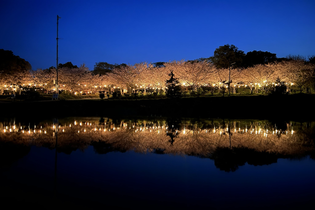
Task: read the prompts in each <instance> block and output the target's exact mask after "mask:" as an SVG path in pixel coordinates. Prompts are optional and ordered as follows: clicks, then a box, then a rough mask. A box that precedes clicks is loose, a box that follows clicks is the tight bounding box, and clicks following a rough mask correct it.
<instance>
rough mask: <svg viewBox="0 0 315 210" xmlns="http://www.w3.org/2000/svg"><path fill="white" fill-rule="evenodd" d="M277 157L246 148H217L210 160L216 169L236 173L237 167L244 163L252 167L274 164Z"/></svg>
mask: <svg viewBox="0 0 315 210" xmlns="http://www.w3.org/2000/svg"><path fill="white" fill-rule="evenodd" d="M279 157H280V156H279V155H276V154H274V153H268V152H257V151H255V150H253V149H248V148H235V149H229V148H217V149H216V150H215V151H214V153H213V154H212V155H211V157H210V158H211V159H213V160H214V164H215V166H216V167H217V168H219V169H220V170H223V171H226V172H230V171H236V170H237V169H238V166H243V165H244V164H245V163H246V162H247V163H248V164H249V165H254V166H257V165H269V164H272V163H276V162H277V159H278V158H279Z"/></svg>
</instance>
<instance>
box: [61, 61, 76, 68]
mask: <svg viewBox="0 0 315 210" xmlns="http://www.w3.org/2000/svg"><path fill="white" fill-rule="evenodd" d="M63 67H67V68H69V69H74V68H78V66H77V65H73V64H72V63H71V62H67V63H64V64H62V63H59V65H58V68H63Z"/></svg>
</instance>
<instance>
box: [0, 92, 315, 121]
mask: <svg viewBox="0 0 315 210" xmlns="http://www.w3.org/2000/svg"><path fill="white" fill-rule="evenodd" d="M314 101H315V95H289V96H283V97H268V96H247V97H246V96H245V97H240V96H237V97H224V98H223V97H213V98H184V99H160V100H103V101H102V100H69V101H41V102H39V101H25V102H2V103H0V108H1V110H2V113H1V115H2V116H8V117H17V116H20V117H21V116H27V117H28V116H32V117H34V116H43V115H45V116H46V117H64V116H109V117H111V116H115V117H117V116H136V117H139V116H143V117H149V116H176V117H220V118H243V119H245V118H256V119H281V120H286V119H289V120H311V119H315V112H314Z"/></svg>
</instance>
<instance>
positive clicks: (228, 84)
mask: <svg viewBox="0 0 315 210" xmlns="http://www.w3.org/2000/svg"><path fill="white" fill-rule="evenodd" d="M235 63H236V62H234V63H231V64H230V65H229V83H228V85H229V97H230V93H231V68H230V67H231V66H232V65H234V64H235Z"/></svg>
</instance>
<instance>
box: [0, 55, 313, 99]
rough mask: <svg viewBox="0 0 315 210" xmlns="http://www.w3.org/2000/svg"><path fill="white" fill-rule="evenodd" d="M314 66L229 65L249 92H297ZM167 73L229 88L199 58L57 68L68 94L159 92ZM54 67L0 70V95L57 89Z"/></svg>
mask: <svg viewBox="0 0 315 210" xmlns="http://www.w3.org/2000/svg"><path fill="white" fill-rule="evenodd" d="M314 71H315V65H314V64H310V63H305V62H304V61H300V60H291V61H282V62H276V63H269V64H265V65H256V66H254V67H249V68H243V69H237V68H236V69H231V71H230V74H231V82H232V83H231V89H232V91H233V92H235V91H236V90H237V89H238V88H247V89H250V90H251V92H254V91H258V90H261V91H264V90H266V88H267V87H273V86H276V85H280V84H279V83H280V81H281V82H282V83H283V84H284V83H286V85H287V87H288V89H287V91H290V89H291V88H292V87H296V88H298V89H299V90H301V91H302V90H303V89H306V88H314V78H315V77H314V76H315V73H314ZM170 72H173V73H174V75H175V77H176V78H178V81H179V82H180V83H179V84H180V85H181V87H182V88H183V89H186V90H190V91H197V90H198V89H200V88H204V89H206V88H210V89H211V88H212V89H215V88H216V90H220V89H222V88H223V89H224V88H227V83H228V81H229V69H218V68H216V67H215V66H214V65H213V64H211V63H209V62H206V61H202V62H185V61H173V62H168V63H164V67H160V68H158V67H154V66H153V65H152V64H148V63H140V64H135V65H126V66H121V67H119V68H115V69H113V70H112V71H111V72H109V73H107V74H105V75H94V74H93V72H91V71H89V69H88V68H87V67H86V66H85V65H82V66H80V67H79V68H65V67H64V68H61V69H58V84H59V88H60V90H64V91H65V92H66V93H70V94H84V93H85V94H91V93H97V92H98V91H106V92H109V93H113V92H114V91H115V90H116V91H117V90H119V91H120V92H121V93H122V94H123V93H125V94H131V93H135V92H137V91H140V90H141V91H143V92H144V93H146V92H147V91H149V92H151V93H152V92H156V93H158V92H163V91H165V89H166V88H167V87H166V81H167V80H168V79H169V74H170ZM55 84H56V70H55V69H45V70H41V69H39V70H37V71H25V72H24V73H20V74H4V73H3V72H0V91H1V92H0V93H4V92H8V91H15V92H21V90H25V89H28V88H35V89H37V90H41V91H44V92H53V91H55V90H56V85H55Z"/></svg>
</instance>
